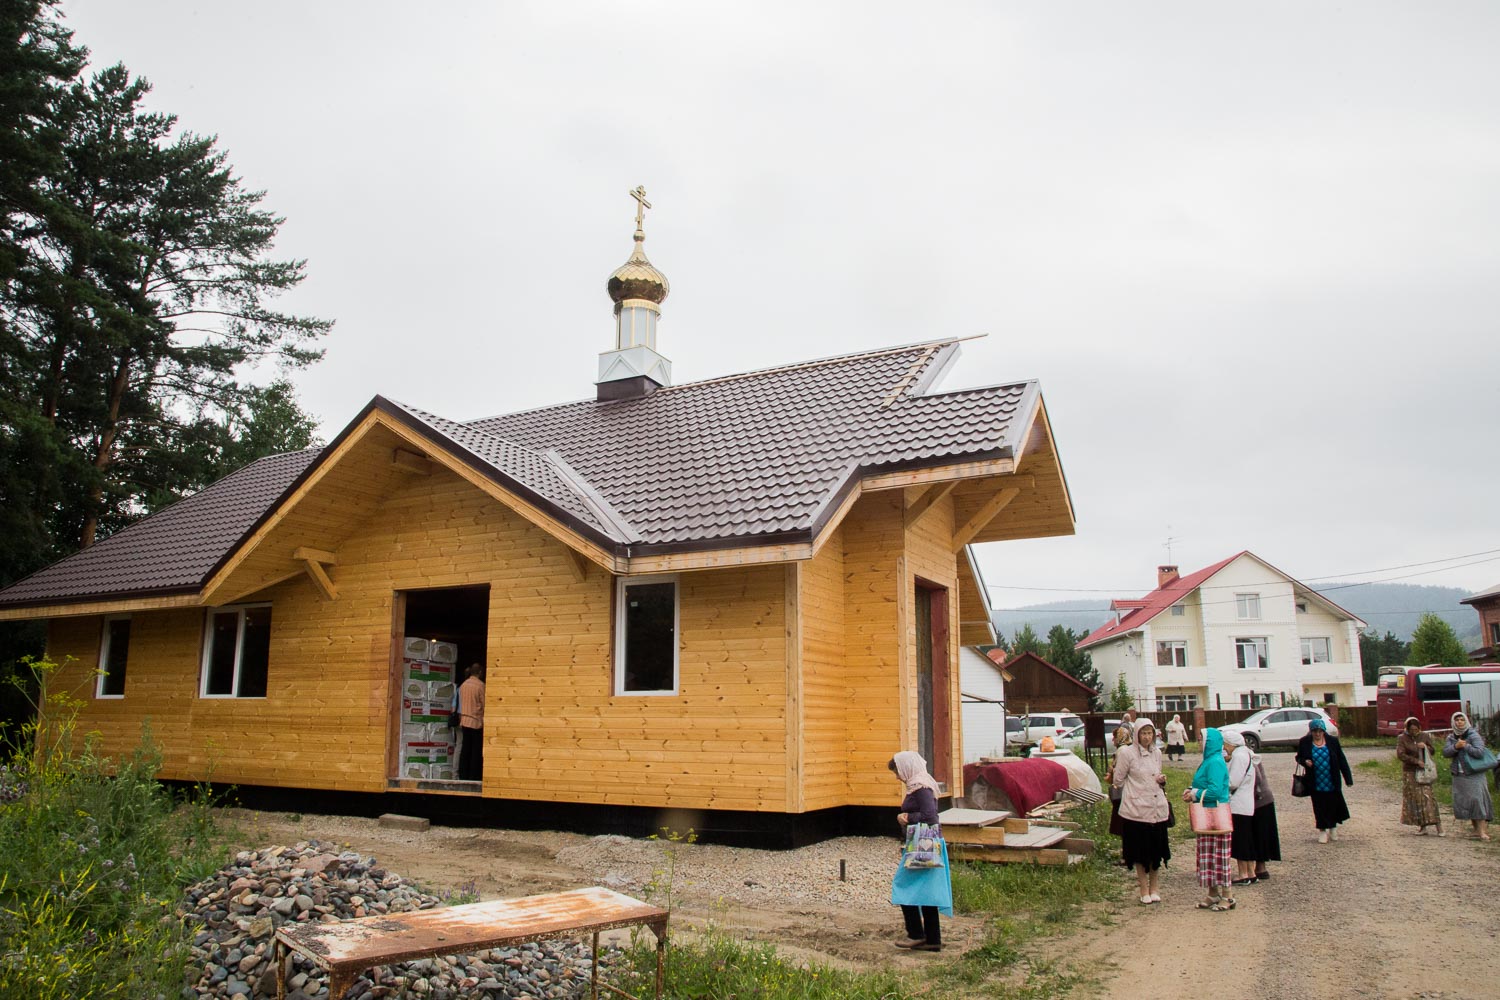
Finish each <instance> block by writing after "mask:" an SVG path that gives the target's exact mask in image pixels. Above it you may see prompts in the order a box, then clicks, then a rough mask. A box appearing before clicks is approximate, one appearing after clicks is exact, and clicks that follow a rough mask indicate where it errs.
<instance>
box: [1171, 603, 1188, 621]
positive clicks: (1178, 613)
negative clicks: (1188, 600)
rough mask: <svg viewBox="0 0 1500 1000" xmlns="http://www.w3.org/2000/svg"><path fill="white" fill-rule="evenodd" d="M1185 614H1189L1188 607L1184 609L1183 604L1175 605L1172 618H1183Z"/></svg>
mask: <svg viewBox="0 0 1500 1000" xmlns="http://www.w3.org/2000/svg"><path fill="white" fill-rule="evenodd" d="M1185 614H1187V608H1186V607H1184V606H1183V605H1181V604H1174V605H1172V617H1173V618H1181V617H1182V616H1183V615H1185Z"/></svg>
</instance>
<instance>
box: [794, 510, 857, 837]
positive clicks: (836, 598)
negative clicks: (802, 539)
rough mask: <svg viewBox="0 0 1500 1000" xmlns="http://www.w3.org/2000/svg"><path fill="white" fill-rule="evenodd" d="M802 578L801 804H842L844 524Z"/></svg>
mask: <svg viewBox="0 0 1500 1000" xmlns="http://www.w3.org/2000/svg"><path fill="white" fill-rule="evenodd" d="M799 579H800V583H801V598H800V601H799V605H800V608H801V612H802V755H803V763H802V795H803V806H804V808H806V809H824V808H828V807H831V806H840V805H844V804H845V803H846V799H847V797H848V784H849V746H848V729H847V714H848V710H849V704H850V701H851V693H852V692H851V690H850V685H849V678H848V673H847V671H846V669H845V655H844V652H845V647H844V643H845V629H846V623H845V622H846V620H845V615H844V529H843V528H839V529H838V530H837V531H835V532H834V534H833V536H832V537H831V538H829V539H828V541H827V542H825V543H824V545H823V548H822V549H820V550H819V551H818V554H817V556H816V557H814V558H813V559H811V560H810V561H808V562H807V563H804V564H803V566H802V570H801V572H800V574H799Z"/></svg>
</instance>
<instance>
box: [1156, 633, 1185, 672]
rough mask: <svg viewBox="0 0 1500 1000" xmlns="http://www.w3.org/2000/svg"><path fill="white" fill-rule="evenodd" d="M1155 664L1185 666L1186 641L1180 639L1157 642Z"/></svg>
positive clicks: (1160, 665)
mask: <svg viewBox="0 0 1500 1000" xmlns="http://www.w3.org/2000/svg"><path fill="white" fill-rule="evenodd" d="M1156 665H1157V666H1158V667H1185V666H1187V643H1186V642H1184V641H1182V640H1181V639H1170V640H1168V641H1166V642H1158V643H1157V644H1156Z"/></svg>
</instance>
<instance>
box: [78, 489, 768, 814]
mask: <svg viewBox="0 0 1500 1000" xmlns="http://www.w3.org/2000/svg"><path fill="white" fill-rule="evenodd" d="M387 485H388V486H389V487H390V488H391V492H390V493H389V494H388V496H387V498H386V499H385V500H384V501H382V502H380V503H379V504H375V505H372V506H371V507H370V508H368V509H366V508H364V507H363V506H362V505H356V506H355V508H354V510H355V511H357V512H358V514H357V516H356V517H354V518H352V520H353V522H354V523H353V524H346V525H341V526H340V531H339V535H340V544H339V545H338V546H337V548H338V555H339V563H338V565H337V566H336V567H334V568H333V569H332V570H331V573H332V576H333V579H334V582H335V584H336V585H337V587H338V592H339V597H338V599H337V600H335V601H323V600H321V599H320V598H319V597H318V596H317V593H316V591H315V590H314V589H313V587H312V586H311V584H310V583H309V582H308V581H307V579H306V578H305V577H297V578H294V579H292V580H288V581H286V582H284V583H281V584H278V585H276V586H274V587H271V588H269V589H267V590H265V591H262V592H260V593H257V594H255V595H254V597H255V599H257V600H269V601H270V602H271V604H272V609H273V610H272V638H271V651H270V672H269V682H268V697H266V698H265V699H203V698H199V697H198V677H199V659H200V649H201V635H202V627H203V622H204V614H205V613H204V612H203V611H202V610H191V611H167V612H145V613H141V614H138V615H136V616H135V617H134V618H133V619H132V626H131V648H130V659H129V664H128V668H127V676H126V690H125V697H124V698H123V699H120V700H112V701H104V700H95V699H93V698H92V696H91V692H92V687H91V677H90V676H89V671H92V670H93V669H94V668H95V664H96V663H97V660H98V646H99V635H100V619H99V618H98V617H91V618H78V619H66V620H56V621H54V622H53V623H52V625H51V630H50V637H51V638H50V650H51V652H52V655H53V656H54V657H65V656H72V657H76V659H77V662H76V663H74V664H73V666H72V667H70V668H69V669H68V670H67V671H66V672H65V675H66V677H67V679H68V680H67V681H66V682H67V683H70V684H81V685H84V686H83V687H81V689H80V690H82V691H83V692H85V693H88V694H89V695H90V696H89V699H88V704H87V705H86V707H85V709H84V712H83V718H82V720H81V728H83V729H84V730H88V729H97V730H98V731H99V732H100V733H101V735H102V737H103V739H104V746H105V749H106V750H107V751H108V752H112V753H119V752H122V751H124V750H127V749H128V748H130V747H131V746H133V745H134V744H135V742H136V741H137V740H138V738H139V734H140V725H141V722H142V721H143V720H144V719H146V718H147V717H149V718H151V720H152V728H153V731H154V734H155V737H156V739H157V741H158V742H159V743H161V745H162V747H163V750H164V753H165V760H164V767H163V776H164V777H168V778H189V779H195V778H203V777H208V776H210V774H211V776H212V778H213V779H214V780H215V781H225V782H238V783H243V784H268V785H288V786H299V787H311V788H329V789H337V790H357V791H379V790H382V789H384V788H385V787H386V782H387V777H388V764H387V757H386V750H387V746H386V741H387V731H388V720H389V718H390V712H391V707H390V697H391V682H390V664H391V622H392V602H393V597H394V592H395V591H397V590H409V589H421V588H429V587H456V586H468V585H476V584H488V585H489V586H490V612H489V642H488V650H489V659H490V663H489V665H488V684H487V690H486V709H485V712H486V715H485V722H486V726H485V729H486V736H485V740H486V746H485V771H484V778H485V782H484V794H485V795H487V796H499V797H507V798H523V799H538V800H553V801H578V802H604V803H617V804H622V805H623V804H630V805H647V806H664V805H667V804H668V803H669V802H670V804H672V805H673V806H680V807H683V808H707V807H716V808H735V809H755V810H770V811H782V810H783V809H784V807H785V801H786V788H787V782H786V747H785V735H786V729H785V719H784V714H785V705H786V636H785V634H784V631H783V618H784V610H785V608H784V605H785V576H786V570H785V568H784V567H783V566H777V565H772V566H763V567H744V568H734V569H725V570H715V571H704V572H700V573H687V574H683V575H682V576H681V577H680V584H681V611H680V631H679V637H678V641H679V644H680V646H679V662H680V687H679V691H680V694H679V695H677V696H675V697H616V696H615V695H614V693H613V692H614V681H613V673H612V669H613V664H612V654H611V642H610V638H611V636H610V614H611V596H612V583H613V581H612V578H611V577H610V576H609V575H608V574H606V573H603V572H601V571H599V570H597V569H595V570H594V571H592V572H590V573H588V575H587V576H586V577H585V578H584V580H582V581H579V580H578V578H577V576H576V575H575V571H574V567H573V566H572V564H571V562H570V560H569V557H568V555H567V552H566V550H565V549H564V547H563V546H562V544H561V543H560V542H558V541H557V540H555V539H553V538H552V537H550V536H549V535H547V534H546V533H544V532H543V531H542V530H541V529H539V528H537V527H535V526H534V525H532V524H531V523H530V522H528V521H526V520H525V519H523V518H522V517H520V516H519V515H517V514H515V513H514V512H513V511H511V510H509V509H508V508H506V507H504V506H503V505H501V504H499V503H497V502H496V501H495V500H494V499H492V498H491V497H488V496H486V495H485V494H483V493H481V492H480V491H478V490H477V489H475V488H474V487H473V486H472V485H470V484H468V483H466V482H464V481H462V480H460V479H459V478H457V477H456V476H454V475H452V474H451V473H448V472H445V471H442V470H438V471H435V472H434V473H433V474H432V475H431V476H430V477H415V478H413V477H406V478H405V479H403V480H399V481H396V484H395V485H394V486H392V485H391V484H387ZM318 506H319V514H320V519H321V515H322V514H323V511H324V510H326V509H328V505H327V504H320V505H318ZM284 524H285V526H286V528H287V534H288V535H294V536H295V537H296V540H297V541H298V542H299V543H305V544H313V545H316V544H318V543H319V542H324V545H323V546H322V547H325V548H331V547H333V546H332V545H330V544H328V543H327V542H326V540H325V539H323V538H321V537H319V536H318V535H317V534H316V533H315V532H309V531H308V528H309V527H310V525H309V524H308V523H306V522H303V521H302V520H301V519H300V518H297V517H296V516H295V514H294V515H293V516H291V517H288V518H287V519H286V521H285V522H284ZM289 541H291V538H284V537H281V536H280V533H279V532H278V533H277V534H276V535H273V536H272V537H268V539H267V543H268V544H267V549H274V550H276V551H278V552H289V551H290V549H289V546H288V545H287V544H286V543H287V542H289ZM283 558H284V557H283ZM268 569H270V567H269V566H268V567H266V568H264V569H260V570H259V572H266V571H267V570H268ZM252 572H255V571H254V570H252ZM210 766H211V772H210Z"/></svg>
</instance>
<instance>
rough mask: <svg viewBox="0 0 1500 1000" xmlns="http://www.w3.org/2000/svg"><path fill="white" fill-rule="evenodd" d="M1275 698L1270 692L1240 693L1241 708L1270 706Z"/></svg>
mask: <svg viewBox="0 0 1500 1000" xmlns="http://www.w3.org/2000/svg"><path fill="white" fill-rule="evenodd" d="M1275 703H1276V702H1275V699H1274V698H1273V697H1272V696H1271V695H1269V694H1260V693H1259V692H1257V693H1255V694H1242V695H1240V708H1270V707H1271V706H1272V705H1274V704H1275Z"/></svg>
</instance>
